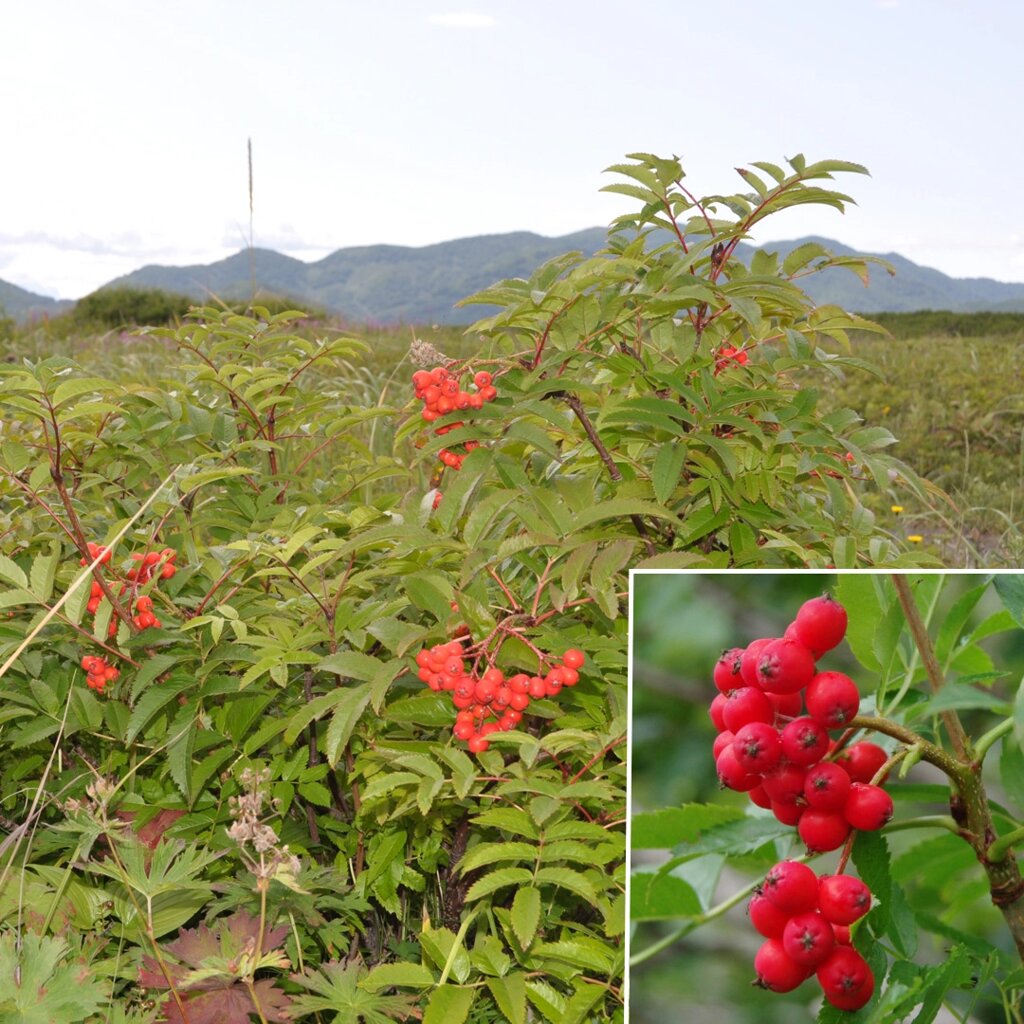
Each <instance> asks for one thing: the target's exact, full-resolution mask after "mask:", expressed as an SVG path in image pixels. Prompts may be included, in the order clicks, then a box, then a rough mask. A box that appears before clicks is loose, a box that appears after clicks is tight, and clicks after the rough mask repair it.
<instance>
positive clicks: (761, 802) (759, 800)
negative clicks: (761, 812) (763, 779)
mask: <svg viewBox="0 0 1024 1024" xmlns="http://www.w3.org/2000/svg"><path fill="white" fill-rule="evenodd" d="M747 796H749V797H750V802H751V803H752V804H757V806H758V807H763V808H764V809H765V810H766V811H770V810H771V807H772V798H771V797H770V796H769V795H768V794H767V793H766V792H765V791H764V786H755V787H754V788H753V789H749V790H747Z"/></svg>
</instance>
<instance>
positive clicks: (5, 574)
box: [0, 555, 29, 590]
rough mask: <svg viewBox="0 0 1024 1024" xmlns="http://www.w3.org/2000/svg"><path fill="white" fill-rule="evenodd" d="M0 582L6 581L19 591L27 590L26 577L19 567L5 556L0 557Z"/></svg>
mask: <svg viewBox="0 0 1024 1024" xmlns="http://www.w3.org/2000/svg"><path fill="white" fill-rule="evenodd" d="M0 580H6V581H7V582H8V583H12V584H14V586H16V587H19V588H20V589H21V590H28V589H29V586H28V577H27V576H26V575H25V573H24V571H23V570H22V569H21V567H20V566H19V565H17V564H16V563H15V562H13V561H11V559H9V558H8V557H7V556H6V555H0Z"/></svg>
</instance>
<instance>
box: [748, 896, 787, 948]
mask: <svg viewBox="0 0 1024 1024" xmlns="http://www.w3.org/2000/svg"><path fill="white" fill-rule="evenodd" d="M747 912H748V913H749V914H750V923H751V924H752V925H753V926H754V927H755V928H756V929H757V930H758V931H759V932H760V933H761V934H762V935H763V936H764V937H765V938H766V939H781V938H782V933H783V931H784V930H785V928H786V922H787V921H788V920H789V914H787V913H786V912H785V911H784V910H779V908H778V907H777V906H775V904H774V903H772V901H771V900H770V899H768V897H767V896H765V895H764V893H760V892H757V893H754V895H753V896H752V897H751V899H750V906H749V907H747Z"/></svg>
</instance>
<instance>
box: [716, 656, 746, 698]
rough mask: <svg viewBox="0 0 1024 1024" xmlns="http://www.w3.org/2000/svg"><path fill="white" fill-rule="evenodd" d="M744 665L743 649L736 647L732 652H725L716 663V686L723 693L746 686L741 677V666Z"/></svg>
mask: <svg viewBox="0 0 1024 1024" xmlns="http://www.w3.org/2000/svg"><path fill="white" fill-rule="evenodd" d="M742 663H743V648H742V647H734V648H733V649H732V650H730V651H723V652H722V656H721V657H720V658H719V659H718V661H717V662H716V663H715V673H714V681H715V686H717V687H718V689H719V690H721V692H722V693H728V692H729V691H730V690H736V689H739V688H740V687H741V686H745V685H746V684H745V683H744V682H743V677H742V676H741V675H740V666H741V665H742Z"/></svg>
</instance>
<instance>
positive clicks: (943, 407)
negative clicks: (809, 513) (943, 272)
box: [821, 324, 1024, 566]
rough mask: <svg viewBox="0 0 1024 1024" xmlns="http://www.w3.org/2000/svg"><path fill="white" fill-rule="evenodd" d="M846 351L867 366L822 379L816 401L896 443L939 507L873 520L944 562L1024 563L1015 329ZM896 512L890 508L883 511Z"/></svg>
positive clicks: (1022, 372) (1021, 402)
mask: <svg viewBox="0 0 1024 1024" xmlns="http://www.w3.org/2000/svg"><path fill="white" fill-rule="evenodd" d="M852 344H853V351H854V354H855V355H857V356H858V357H859V358H861V359H863V360H865V361H866V362H868V363H870V364H872V365H873V366H875V367H876V368H877V371H878V373H877V375H871V374H868V373H857V374H856V375H847V377H846V378H845V379H844V380H840V381H835V380H829V379H826V377H825V375H823V378H822V382H821V383H822V389H823V392H824V394H825V396H826V397H825V401H826V402H827V403H829V404H834V405H837V406H846V407H849V408H852V409H855V410H856V411H857V412H859V413H860V414H861V415H862V416H863V417H864V419H865V420H866V421H867V422H868V423H871V424H879V425H884V426H886V427H888V428H889V429H890V430H891V431H892V432H893V434H894V435H895V436H896V437H897V438H899V445H898V447H897V448H896V454H897V455H898V456H899V457H900V458H902V459H903V460H904V461H905V462H907V463H909V464H910V465H911V466H912V467H913V468H914V469H915V470H917V472H918V473H920V474H921V475H922V476H924V477H926V478H927V479H928V480H930V481H931V482H932V483H934V484H936V485H937V486H938V487H940V488H942V490H943V491H945V492H946V494H947V495H948V496H949V499H950V500H949V503H948V504H947V503H940V504H938V505H936V506H935V507H932V508H929V507H925V506H914V505H911V504H909V503H908V502H907V501H906V499H905V498H903V497H900V498H898V499H894V500H893V501H892V502H890V503H888V504H887V503H886V501H885V500H884V496H881V495H876V496H875V501H876V508H875V511H876V512H878V513H879V514H880V516H881V518H882V520H883V521H884V522H885V523H886V525H887V526H889V527H890V528H891V529H893V530H894V531H895V532H899V533H902V534H903V535H904V536H920V537H922V541H921V543H923V544H924V545H926V546H927V547H929V548H930V549H932V550H933V551H934V552H935V553H936V554H938V555H939V556H940V557H941V558H942V559H943V561H944V562H946V563H947V564H949V565H951V566H1000V565H1002V566H1018V565H1020V564H1021V563H1022V560H1024V392H1022V389H1021V381H1022V380H1024V324H1022V325H1021V326H1020V327H1018V330H1017V332H1016V333H1003V334H992V335H988V336H972V335H963V336H957V335H953V334H937V333H935V334H927V335H922V336H913V337H899V336H898V333H897V332H894V336H893V337H889V338H882V337H862V338H858V339H855V340H854V341H853V343H852ZM898 502H899V503H902V505H903V509H902V511H899V512H894V511H892V508H893V506H895V507H896V508H899V507H900V504H898Z"/></svg>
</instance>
